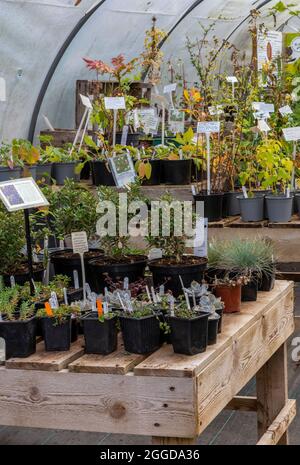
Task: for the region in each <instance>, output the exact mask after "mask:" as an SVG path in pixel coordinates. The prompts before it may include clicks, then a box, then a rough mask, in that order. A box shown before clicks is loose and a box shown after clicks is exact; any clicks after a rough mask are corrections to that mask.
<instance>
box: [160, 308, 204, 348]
mask: <svg viewBox="0 0 300 465" xmlns="http://www.w3.org/2000/svg"><path fill="white" fill-rule="evenodd" d="M208 317H209V313H201V314H200V315H199V316H198V317H196V318H193V319H191V320H188V319H187V318H176V317H170V318H169V322H170V326H171V341H172V345H173V350H174V352H175V353H176V354H184V355H196V354H200V353H202V352H205V351H206V348H207V344H208Z"/></svg>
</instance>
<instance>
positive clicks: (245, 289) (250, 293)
mask: <svg viewBox="0 0 300 465" xmlns="http://www.w3.org/2000/svg"><path fill="white" fill-rule="evenodd" d="M257 292H258V280H257V278H253V279H251V281H250V282H249V283H248V284H246V285H244V286H242V302H256V301H257Z"/></svg>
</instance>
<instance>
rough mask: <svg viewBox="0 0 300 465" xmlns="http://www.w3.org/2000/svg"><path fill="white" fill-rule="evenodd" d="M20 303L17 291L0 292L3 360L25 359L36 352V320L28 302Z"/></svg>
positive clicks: (10, 289)
mask: <svg viewBox="0 0 300 465" xmlns="http://www.w3.org/2000/svg"><path fill="white" fill-rule="evenodd" d="M19 303H20V294H19V289H18V288H17V287H15V288H6V289H3V290H2V291H1V292H0V337H2V338H4V340H5V358H6V360H8V359H9V358H12V357H20V358H25V357H29V355H32V354H34V353H35V350H36V318H35V316H34V306H33V305H31V303H30V302H28V301H24V302H22V303H21V304H19Z"/></svg>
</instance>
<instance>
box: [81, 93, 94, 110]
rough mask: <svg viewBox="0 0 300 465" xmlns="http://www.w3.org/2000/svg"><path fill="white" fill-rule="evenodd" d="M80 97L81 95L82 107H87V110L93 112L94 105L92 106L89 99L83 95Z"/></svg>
mask: <svg viewBox="0 0 300 465" xmlns="http://www.w3.org/2000/svg"><path fill="white" fill-rule="evenodd" d="M79 95H80V99H81V102H82V105H83V106H85V108H88V109H89V110H92V109H93V105H92V102H91V101H90V99H89V97H87V96H86V95H81V94H79Z"/></svg>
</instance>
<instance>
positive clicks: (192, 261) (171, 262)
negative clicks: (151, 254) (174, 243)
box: [153, 255, 207, 267]
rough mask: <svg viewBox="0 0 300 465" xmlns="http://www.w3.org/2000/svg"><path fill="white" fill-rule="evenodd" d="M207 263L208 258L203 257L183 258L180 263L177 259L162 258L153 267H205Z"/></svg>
mask: <svg viewBox="0 0 300 465" xmlns="http://www.w3.org/2000/svg"><path fill="white" fill-rule="evenodd" d="M206 263H207V259H206V258H202V257H195V256H192V255H191V256H188V255H187V256H183V257H181V259H180V262H177V261H176V259H175V258H172V257H168V258H161V259H159V260H155V262H154V263H153V265H154V264H155V265H159V266H178V267H179V266H180V267H184V266H185V265H186V266H191V265H204V264H206Z"/></svg>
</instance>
